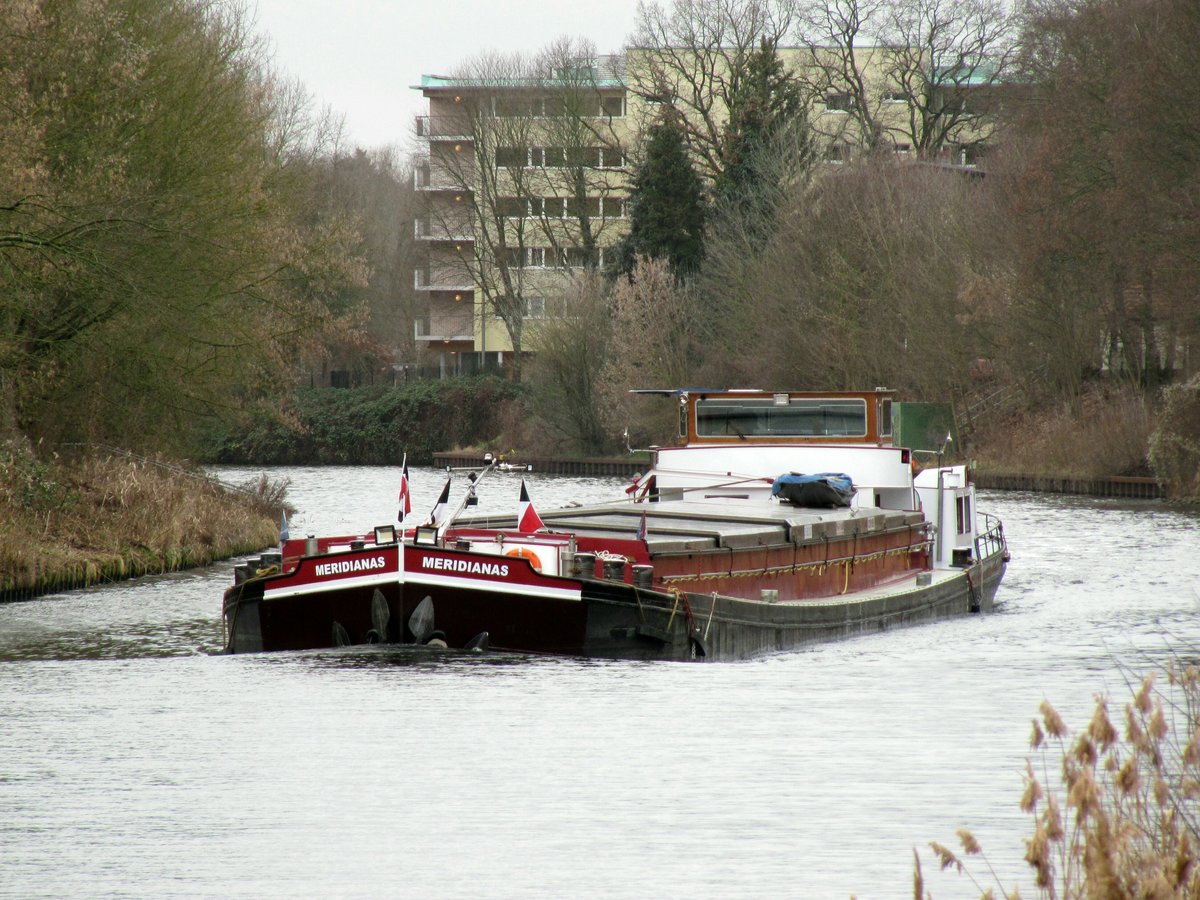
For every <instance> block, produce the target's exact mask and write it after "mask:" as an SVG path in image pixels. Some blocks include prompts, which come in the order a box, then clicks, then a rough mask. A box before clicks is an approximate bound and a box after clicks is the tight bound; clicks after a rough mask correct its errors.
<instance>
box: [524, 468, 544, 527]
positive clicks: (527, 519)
mask: <svg viewBox="0 0 1200 900" xmlns="http://www.w3.org/2000/svg"><path fill="white" fill-rule="evenodd" d="M545 527H546V523H545V522H543V521H542V517H541V516H539V515H538V514H537V510H536V509H534V508H533V503H532V502H530V500H529V491H528V490H527V489H526V488H525V479H524V478H522V479H521V506H520V511H519V512H518V513H517V531H524V532H530V531H541V530H542V529H543V528H545Z"/></svg>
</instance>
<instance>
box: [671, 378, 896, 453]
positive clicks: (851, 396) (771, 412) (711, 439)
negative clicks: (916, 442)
mask: <svg viewBox="0 0 1200 900" xmlns="http://www.w3.org/2000/svg"><path fill="white" fill-rule="evenodd" d="M676 393H677V395H678V397H679V438H680V444H681V445H682V446H690V445H695V444H747V443H751V444H754V443H758V444H778V443H788V444H793V443H795V444H805V443H812V444H829V443H839V444H841V443H844V444H872V445H875V446H879V447H890V446H891V445H892V397H893V395H894V393H895V392H894V391H890V390H888V389H886V388H876V389H875V390H874V391H824V392H820V393H816V392H809V391H789V392H786V393H785V392H775V393H772V392H768V391H751V390H745V391H737V390H732V391H731V390H724V391H689V390H683V391H678V392H676Z"/></svg>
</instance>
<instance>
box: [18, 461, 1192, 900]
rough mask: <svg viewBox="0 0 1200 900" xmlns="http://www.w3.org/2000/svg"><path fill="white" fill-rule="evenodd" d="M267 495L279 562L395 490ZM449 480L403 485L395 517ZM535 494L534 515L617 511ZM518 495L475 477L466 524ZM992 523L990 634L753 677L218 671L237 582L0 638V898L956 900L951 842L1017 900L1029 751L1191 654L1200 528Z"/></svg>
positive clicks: (688, 667) (386, 473) (566, 668)
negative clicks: (995, 555)
mask: <svg viewBox="0 0 1200 900" xmlns="http://www.w3.org/2000/svg"><path fill="white" fill-rule="evenodd" d="M252 474H256V472H250V471H247V470H232V469H225V470H219V475H220V476H221V477H222V478H225V479H228V480H233V481H236V480H239V479H242V478H245V477H248V476H250V475H252ZM271 474H272V475H276V476H282V477H288V478H290V479H291V481H292V487H291V491H290V497H291V499H292V501H293V502H294V503H295V504H296V505H297V506H298V507H299V509H298V512H297V514H296V515H295V516H294V517H293V520H292V522H291V528H292V532H293V534H302V533H307V532H310V531H311V532H318V533H319V532H328V531H340V532H355V531H360V530H365V529H366V528H369V527H370V526H373V525H376V524H386V523H388V522H390V521H392V518H393V516H394V514H395V501H396V493H397V474H396V471H395V470H391V469H370V468H324V469H304V468H293V469H283V470H273V471H272V472H271ZM442 477H443V476H442V475H441V474H439V473H438V472H436V471H433V470H429V469H413V470H412V481H413V486H414V494H415V497H416V499H415V504H414V513H422V514H423V513H424V512H425V511H426V510H427V509H428V508H429V507H430V506H432V504H433V500H434V498H435V497H436V495H437V493H438V491H439V490H440V487H441V481H442ZM528 482H529V486H530V492H531V494H532V496H533V499H534V502H535V504H538V505H540V506H542V507H547V508H548V507H553V506H558V505H563V504H567V503H572V502H588V501H593V500H598V499H603V498H610V497H615V496H619V495H621V494H622V488H623V482H622V481H621V480H619V479H578V478H565V477H555V476H549V475H539V474H536V473H534V474H532V475H530V476H529V477H528ZM518 491H519V477H517V476H512V475H506V476H501V475H492V476H489V477H488V479H487V480H486V481H485V482H484V484H483V485H482V486H481V488H480V495H481V507H480V509H481V510H489V509H495V510H498V511H509V510H513V509H515V507H516V503H517V496H518ZM979 505H980V507H981V508H982V509H983V510H985V511H988V512H992V513H995V514H998V515H999V516H1001V517H1002V518H1003V520H1004V522H1005V526H1006V530H1007V533H1008V536H1009V541H1010V545H1011V549H1012V554H1013V561H1012V564H1011V566H1010V568H1009V571H1008V575H1007V577H1006V579H1005V582H1004V584H1003V585H1002V587H1001V589H1000V594H999V596H998V598H997V601H998V608H997V610H996V612H995V613H994V614H992V615H989V616H983V617H972V618H964V619H957V620H953V621H948V622H942V623H937V624H932V625H925V626H920V627H915V628H911V629H906V630H899V631H892V632H889V633H884V634H880V635H874V636H869V637H862V638H857V639H853V640H848V641H844V642H840V643H833V644H827V645H822V646H817V647H812V648H809V649H805V650H801V651H798V652H793V653H788V654H782V655H777V656H772V657H768V658H763V659H758V660H754V661H750V662H744V663H720V664H709V665H705V664H688V663H652V664H647V663H629V662H589V661H583V660H576V659H531V658H522V657H518V656H490V655H483V656H463V655H454V654H447V655H441V656H429V655H421V654H416V653H413V652H411V651H403V650H399V649H395V648H391V649H389V648H378V647H373V648H351V649H346V650H341V651H326V652H313V653H286V654H266V655H255V656H236V657H230V656H221V655H217V654H216V651H217V650H219V648H220V644H221V630H220V622H219V616H218V610H219V606H220V599H221V591H222V589H223V588H224V587H225V586H226V585H227V584H228V583H229V582H230V581H231V572H232V565H233V564H232V563H225V564H221V565H216V566H213V567H211V568H209V569H205V570H199V571H193V572H187V573H182V574H176V575H168V576H162V577H150V578H144V579H141V580H138V581H135V582H129V583H125V584H119V585H113V586H109V587H102V588H95V589H90V590H83V591H75V592H71V593H65V594H59V595H52V596H48V597H44V598H41V599H38V600H34V601H29V602H25V603H19V604H9V605H6V606H0V896H2V897H14V898H15V897H20V898H31V897H67V896H71V897H75V896H87V897H171V896H180V897H196V896H205V897H263V896H276V897H284V896H286V897H330V896H336V897H397V896H406V897H477V896H481V895H483V896H492V897H519V898H526V897H544V898H551V897H553V898H559V897H630V898H635V897H637V898H640V897H647V896H667V897H671V896H683V895H687V896H694V897H730V896H738V897H847V896H849V895H851V894H855V895H857V896H858V897H860V898H891V897H906V896H911V891H912V887H911V885H912V854H913V848H914V847H916V848H919V849H921V850H922V853H923V859H924V862H925V872H926V879H927V884H928V886H929V887H930V889H931V890H932V891H933V892H934V896H935V897H939V898H947V897H974V896H978V890H977V889H974V888H973V887H972V885H971V884H970V882H969V881H967V879H965V878H963V877H961V876H958V875H955V874H953V873H948V874H934V870H935V869H936V866H935V865H934V863H933V861H932V858H931V857H930V855H929V854H928V853H927V852H925V848H926V846H927V844H928V842H929V841H932V840H937V841H941V842H944V843H948V844H952V843H954V840H955V837H954V836H955V831H956V830H957V829H959V828H969V829H970V830H971V831H973V832H974V834H975V835H976V837H977V838H978V839H979V840H980V842H981V843H982V844H983V847H984V850H985V852H986V853H987V854H988V857H989V860H990V862H991V864H992V866H993V867H994V868H995V869H996V871H997V872H998V873H999V875H1000V877H1001V879H1002V885H1003V887H1004V888H1005V889H1006V890H1011V889H1012V888H1013V887H1016V886H1020V887H1021V888H1022V894H1023V895H1024V896H1033V895H1034V892H1033V890H1032V878H1031V877H1030V875H1029V874H1028V870H1027V869H1026V867H1025V865H1024V863H1023V862H1022V861H1021V858H1022V854H1023V852H1024V845H1023V843H1022V839H1023V837H1024V836H1026V835H1027V834H1028V833H1029V832H1030V831H1031V828H1030V823H1029V822H1028V821H1027V819H1026V817H1025V816H1024V815H1023V814H1022V813H1021V812H1020V811H1019V809H1018V801H1019V798H1020V795H1021V790H1022V781H1021V777H1022V773H1023V771H1024V761H1025V758H1026V756H1027V754H1028V752H1029V751H1028V738H1029V733H1030V724H1029V723H1030V719H1031V717H1032V716H1034V715H1036V712H1037V707H1038V704H1039V703H1040V702H1041V701H1042V700H1043V699H1049V700H1051V701H1052V702H1053V703H1054V704H1055V705H1056V706H1057V707H1058V709H1059V710H1060V711H1061V712H1062V713H1063V715H1064V717H1065V718H1066V719H1067V722H1068V724H1069V725H1082V724H1084V723H1085V722H1086V719H1087V718H1088V716H1089V715H1090V710H1091V705H1092V698H1093V695H1094V694H1096V693H1100V692H1107V693H1109V694H1110V695H1111V696H1112V697H1113V700H1114V704H1113V705H1114V706H1115V707H1117V708H1119V707H1120V705H1121V704H1123V702H1124V698H1125V697H1126V696H1127V695H1128V690H1127V687H1126V679H1127V678H1128V677H1130V673H1131V672H1132V673H1134V674H1140V673H1142V672H1144V671H1147V670H1149V669H1150V668H1153V667H1155V666H1157V665H1159V664H1161V663H1162V662H1163V661H1164V660H1166V659H1167V658H1168V657H1169V656H1170V655H1171V654H1172V653H1194V652H1195V651H1196V650H1197V648H1200V600H1198V590H1200V553H1198V552H1197V549H1198V546H1200V541H1198V534H1200V531H1198V525H1200V520H1198V519H1197V517H1196V515H1195V514H1192V513H1188V512H1183V511H1177V510H1172V509H1170V508H1168V507H1165V506H1162V505H1161V504H1158V503H1154V502H1142V503H1129V502H1117V501H1096V500H1084V499H1078V498H1071V497H1061V496H1036V495H1030V494H1017V493H989V494H984V495H983V496H982V498H981V500H980V504H979ZM976 869H977V870H978V873H979V874H980V875H981V876H982V875H985V874H986V870H985V869H984V867H983V866H977V867H976Z"/></svg>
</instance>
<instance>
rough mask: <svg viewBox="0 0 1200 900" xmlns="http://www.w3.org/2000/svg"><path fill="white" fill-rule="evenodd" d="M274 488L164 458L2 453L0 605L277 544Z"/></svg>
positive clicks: (278, 494)
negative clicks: (226, 479)
mask: <svg viewBox="0 0 1200 900" xmlns="http://www.w3.org/2000/svg"><path fill="white" fill-rule="evenodd" d="M282 490H283V487H282V486H280V485H272V484H270V483H269V482H266V481H265V480H264V481H262V482H260V483H259V484H257V485H254V486H247V487H246V488H244V489H241V490H235V489H231V488H229V487H227V486H225V485H222V484H220V483H219V482H217V481H215V480H213V479H211V478H208V477H206V476H205V475H203V474H202V473H198V472H194V471H190V470H187V469H184V468H181V467H180V466H178V465H175V464H172V463H168V462H166V461H164V460H154V459H145V458H138V457H133V456H129V455H115V454H111V453H101V454H97V455H81V456H78V457H72V458H60V457H51V458H50V459H49V460H48V461H47V460H44V459H42V458H41V457H39V456H36V455H34V454H33V453H32V452H31V451H30V450H29V449H28V448H24V447H13V446H8V447H4V448H0V602H2V601H12V600H23V599H28V598H30V597H34V596H37V595H39V594H44V593H48V592H50V591H62V590H71V589H74V588H81V587H87V586H89V585H93V584H97V583H103V582H109V581H117V580H120V579H125V578H134V577H137V576H139V575H146V574H151V573H161V572H171V571H178V570H181V569H189V568H194V567H196V566H203V565H207V564H208V563H211V562H213V561H215V560H218V559H225V558H228V557H231V556H237V555H239V554H243V553H250V552H253V551H257V550H261V549H262V548H263V547H266V546H269V545H272V544H274V543H275V542H276V541H278V539H279V518H278V516H279V512H278V510H279V509H280V504H281V502H282Z"/></svg>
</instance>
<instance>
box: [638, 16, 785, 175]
mask: <svg viewBox="0 0 1200 900" xmlns="http://www.w3.org/2000/svg"><path fill="white" fill-rule="evenodd" d="M795 5H796V4H795V0H674V2H673V3H672V5H671V8H670V10H667V9H665V8H664V7H663V6H661V5H660V4H658V3H643V4H641V5H640V6H639V7H638V23H637V27H636V30H635V32H634V35H633V37H632V39H631V44H630V47H629V50H628V52H627V63H626V69H627V76H628V79H629V89H630V91H631V92H632V93H634V94H636V95H637V96H639V97H640V98H641V99H642V100H644V101H646V108H647V110H648V112H649V114H650V115H651V117H652V118H655V119H658V118H661V116H658V115H657V107H658V106H660V105H664V104H665V105H668V106H670V107H673V108H674V110H675V111H676V112H677V113H678V118H679V120H680V121H679V125H680V127H681V128H682V129H683V132H684V136H685V139H686V141H687V144H688V149H689V150H690V151H691V152H692V153H693V154H694V156H695V158H696V160H697V167H698V170H699V172H700V174H701V175H702V176H704V177H705V178H706V179H708V180H715V179H716V178H717V176H718V175H719V174H720V173H721V172H722V171H723V170H724V168H725V165H726V162H727V160H726V158H725V150H726V142H725V140H724V128H725V121H726V117H727V114H728V110H730V109H731V108H733V106H734V105H735V98H736V97H737V96H738V94H739V90H740V85H741V81H742V79H743V78H744V77H745V74H746V66H747V63H748V61H749V58H750V57H751V56H752V55H753V54H754V53H755V51H757V50H758V49H759V47H760V46H762V45H763V42H764V41H766V43H767V44H769V45H771V46H776V45H778V44H780V43H781V42H782V41H783V38H784V37H785V35H787V34H788V33H789V31H790V30H791V28H792V25H793V21H794V9H795Z"/></svg>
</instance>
